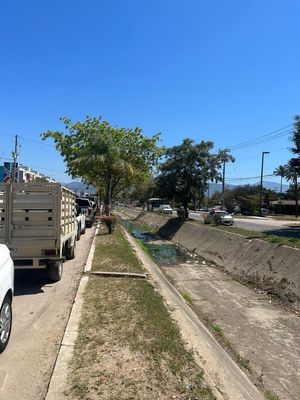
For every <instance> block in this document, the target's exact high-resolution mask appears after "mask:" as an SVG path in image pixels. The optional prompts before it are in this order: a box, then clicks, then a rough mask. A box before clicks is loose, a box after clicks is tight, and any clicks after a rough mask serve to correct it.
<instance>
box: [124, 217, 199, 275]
mask: <svg viewBox="0 0 300 400" xmlns="http://www.w3.org/2000/svg"><path fill="white" fill-rule="evenodd" d="M122 224H123V226H124V227H125V228H126V229H127V230H128V231H129V232H130V233H131V234H132V236H133V237H134V238H136V239H137V240H139V241H140V243H141V245H142V247H143V248H144V250H145V251H147V253H148V254H149V255H150V256H151V258H152V259H153V261H154V262H155V263H156V264H157V265H159V266H161V267H168V266H176V265H181V264H191V265H192V264H196V265H197V264H199V265H201V264H206V261H205V260H204V259H203V258H202V257H200V256H198V255H196V254H195V253H193V252H190V251H188V250H187V249H185V248H183V247H181V246H179V245H178V244H176V245H175V244H173V243H171V242H169V241H167V240H163V239H162V238H161V237H159V236H158V235H157V234H155V233H150V232H147V231H143V230H142V228H141V227H139V226H138V225H136V224H135V223H134V222H132V221H130V220H125V219H124V220H122Z"/></svg>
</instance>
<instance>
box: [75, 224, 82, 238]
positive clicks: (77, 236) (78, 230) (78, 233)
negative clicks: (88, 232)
mask: <svg viewBox="0 0 300 400" xmlns="http://www.w3.org/2000/svg"><path fill="white" fill-rule="evenodd" d="M80 235H81V226H80V225H78V229H77V234H76V240H80Z"/></svg>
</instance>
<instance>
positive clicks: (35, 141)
mask: <svg viewBox="0 0 300 400" xmlns="http://www.w3.org/2000/svg"><path fill="white" fill-rule="evenodd" d="M19 138H21V139H23V140H27V141H28V142H33V143H37V144H40V145H42V146H47V147H51V148H53V149H55V146H53V145H51V144H47V143H43V142H40V141H38V140H34V139H29V138H26V137H24V136H20V135H19Z"/></svg>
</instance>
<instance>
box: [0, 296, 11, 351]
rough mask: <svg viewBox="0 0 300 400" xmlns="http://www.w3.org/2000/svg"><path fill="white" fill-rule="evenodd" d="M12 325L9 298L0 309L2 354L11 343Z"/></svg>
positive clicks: (0, 345) (0, 344) (5, 299)
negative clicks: (9, 342)
mask: <svg viewBox="0 0 300 400" xmlns="http://www.w3.org/2000/svg"><path fill="white" fill-rule="evenodd" d="M11 325H12V308H11V301H10V299H9V297H8V296H6V297H5V298H4V300H3V304H2V306H1V309H0V353H2V352H3V351H4V350H5V348H6V346H7V344H8V341H9V337H10V333H11Z"/></svg>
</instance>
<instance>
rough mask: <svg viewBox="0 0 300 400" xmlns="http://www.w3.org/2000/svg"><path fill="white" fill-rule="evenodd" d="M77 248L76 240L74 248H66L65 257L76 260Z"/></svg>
mask: <svg viewBox="0 0 300 400" xmlns="http://www.w3.org/2000/svg"><path fill="white" fill-rule="evenodd" d="M75 248H76V240H74V243H73V246H71V247H69V246H66V249H65V256H66V259H68V260H73V258H75Z"/></svg>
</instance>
